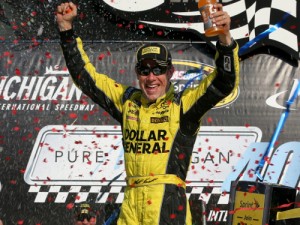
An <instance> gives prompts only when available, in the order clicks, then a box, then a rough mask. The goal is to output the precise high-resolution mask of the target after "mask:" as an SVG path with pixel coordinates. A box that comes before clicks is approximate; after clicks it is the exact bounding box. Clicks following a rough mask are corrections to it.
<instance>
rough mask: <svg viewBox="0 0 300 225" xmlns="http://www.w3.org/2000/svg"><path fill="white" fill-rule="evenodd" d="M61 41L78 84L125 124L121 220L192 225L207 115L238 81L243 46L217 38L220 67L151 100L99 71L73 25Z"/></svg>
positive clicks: (150, 224) (139, 224)
mask: <svg viewBox="0 0 300 225" xmlns="http://www.w3.org/2000/svg"><path fill="white" fill-rule="evenodd" d="M60 35H61V46H62V49H63V53H64V57H65V60H66V64H67V67H68V69H69V72H70V74H71V76H72V79H73V81H74V82H75V84H76V85H77V86H78V87H79V88H80V89H81V90H82V91H83V93H85V94H86V95H87V96H89V97H90V98H91V99H92V100H93V101H94V102H95V103H97V104H99V105H100V106H101V107H102V108H103V109H105V110H106V111H107V112H108V113H109V114H110V115H111V116H112V117H113V118H114V119H116V120H117V121H118V122H119V123H120V124H121V128H122V135H123V147H124V151H125V152H124V158H125V169H126V176H127V178H126V181H127V186H126V189H125V193H124V200H123V202H122V206H121V212H120V216H119V219H118V225H125V224H126V225H156V224H160V225H166V224H169V225H184V224H186V225H191V224H192V219H191V213H190V209H189V203H188V200H187V197H186V191H185V179H186V176H187V172H188V168H189V164H190V161H191V155H192V152H193V146H194V142H195V139H196V137H197V133H198V130H199V127H200V122H201V118H202V117H203V115H204V114H205V113H206V112H207V111H208V110H209V109H211V108H212V107H214V106H215V105H216V104H217V103H218V102H219V101H220V100H222V99H223V98H225V97H226V96H227V95H229V94H230V93H231V92H232V91H233V90H234V89H235V88H237V86H238V82H239V59H238V45H237V43H236V42H234V43H233V44H232V46H230V47H228V46H221V45H220V44H219V43H217V45H216V47H217V53H216V57H215V62H216V69H215V70H214V71H213V72H212V73H211V74H209V75H208V76H207V77H206V78H205V79H204V80H202V81H201V83H200V84H199V86H198V87H196V88H187V89H185V90H184V91H182V92H179V93H175V92H174V87H173V85H171V87H170V88H169V90H168V91H167V93H166V94H165V95H164V96H162V97H160V98H159V99H157V100H156V102H155V103H152V104H149V102H147V100H146V99H145V98H144V97H143V95H142V92H141V90H139V89H137V88H134V87H130V86H127V85H123V84H120V83H118V82H117V81H115V80H113V79H111V78H109V77H108V76H107V75H105V74H101V73H98V72H97V71H96V69H95V67H94V66H93V65H92V64H91V62H90V61H89V58H88V56H87V55H86V53H85V51H84V49H83V45H82V41H81V39H80V38H79V37H77V36H76V35H75V34H74V31H73V30H69V31H64V32H61V33H60Z"/></svg>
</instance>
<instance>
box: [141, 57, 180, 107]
mask: <svg viewBox="0 0 300 225" xmlns="http://www.w3.org/2000/svg"><path fill="white" fill-rule="evenodd" d="M173 72H174V68H173V66H169V67H161V66H159V65H158V64H157V63H156V62H155V61H154V60H151V59H145V60H143V61H142V62H141V64H140V67H139V68H137V69H136V73H137V78H138V80H139V85H140V88H141V90H142V92H143V94H144V96H145V97H146V98H147V99H148V100H149V101H150V102H154V101H155V100H156V99H157V98H159V97H161V96H163V95H164V94H165V93H166V92H167V91H168V88H169V85H170V79H171V77H172V74H173ZM155 73H156V75H155ZM147 74H148V75H147Z"/></svg>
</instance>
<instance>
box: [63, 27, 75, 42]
mask: <svg viewBox="0 0 300 225" xmlns="http://www.w3.org/2000/svg"><path fill="white" fill-rule="evenodd" d="M59 35H60V40H61V41H62V42H70V41H73V40H75V39H76V35H75V32H74V30H73V29H70V30H66V31H61V32H59Z"/></svg>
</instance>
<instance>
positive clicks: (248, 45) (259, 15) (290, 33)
mask: <svg viewBox="0 0 300 225" xmlns="http://www.w3.org/2000/svg"><path fill="white" fill-rule="evenodd" d="M224 5H225V6H224V7H225V10H226V11H227V12H228V13H229V15H231V17H232V18H231V21H232V23H231V28H232V35H233V37H234V38H235V39H236V40H237V41H238V42H239V45H240V46H241V47H242V48H243V46H245V48H243V49H242V51H240V55H244V54H248V53H251V52H252V51H254V50H256V49H258V48H260V47H263V46H272V47H274V48H277V49H280V50H282V51H284V52H286V53H287V54H289V55H291V56H292V57H293V58H295V59H297V60H298V59H299V58H300V56H299V41H300V40H299V37H300V27H299V26H297V24H298V23H299V20H300V16H299V13H300V9H299V6H298V5H299V3H298V1H296V0H285V1H282V0H264V1H255V0H242V1H230V2H228V3H225V2H224Z"/></svg>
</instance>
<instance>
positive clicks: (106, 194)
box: [28, 186, 229, 205]
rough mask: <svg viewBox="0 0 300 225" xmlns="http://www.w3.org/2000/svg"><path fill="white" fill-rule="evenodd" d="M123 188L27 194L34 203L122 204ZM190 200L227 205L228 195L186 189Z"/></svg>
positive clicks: (66, 188) (40, 190) (52, 188)
mask: <svg viewBox="0 0 300 225" xmlns="http://www.w3.org/2000/svg"><path fill="white" fill-rule="evenodd" d="M124 190H125V186H30V188H29V191H28V192H29V193H32V194H36V197H35V200H34V202H35V203H43V202H49V201H51V202H55V203H68V202H75V203H76V202H82V201H88V202H94V203H107V202H110V203H117V204H119V203H122V201H123V198H124ZM186 192H187V196H188V198H189V199H190V198H191V197H193V199H199V200H202V201H204V202H206V203H207V204H218V205H227V204H228V203H229V193H222V191H221V187H207V186H206V187H191V186H188V187H187V188H186Z"/></svg>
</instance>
